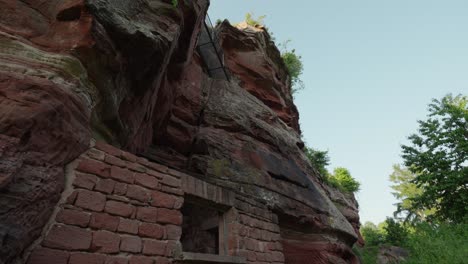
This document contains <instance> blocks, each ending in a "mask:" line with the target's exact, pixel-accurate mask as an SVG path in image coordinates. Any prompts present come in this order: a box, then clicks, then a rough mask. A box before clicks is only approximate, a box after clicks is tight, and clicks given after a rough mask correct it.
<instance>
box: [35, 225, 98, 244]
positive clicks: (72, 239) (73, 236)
mask: <svg viewBox="0 0 468 264" xmlns="http://www.w3.org/2000/svg"><path fill="white" fill-rule="evenodd" d="M42 244H43V245H44V246H46V247H50V248H57V249H66V250H87V249H89V247H90V246H91V232H90V231H88V230H85V229H81V228H78V227H74V226H64V225H55V226H53V227H52V229H51V230H50V231H49V233H48V234H47V236H46V238H45V239H44V241H43V242H42Z"/></svg>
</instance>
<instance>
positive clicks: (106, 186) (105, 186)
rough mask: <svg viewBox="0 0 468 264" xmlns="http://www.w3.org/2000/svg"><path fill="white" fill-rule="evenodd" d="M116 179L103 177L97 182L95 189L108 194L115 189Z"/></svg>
mask: <svg viewBox="0 0 468 264" xmlns="http://www.w3.org/2000/svg"><path fill="white" fill-rule="evenodd" d="M114 186H115V181H113V180H111V179H101V180H99V181H98V183H97V184H96V187H95V188H94V190H96V191H98V192H103V193H106V194H111V193H112V191H114Z"/></svg>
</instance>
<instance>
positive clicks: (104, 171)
mask: <svg viewBox="0 0 468 264" xmlns="http://www.w3.org/2000/svg"><path fill="white" fill-rule="evenodd" d="M76 170H77V171H81V172H85V173H90V174H95V175H98V176H101V177H109V173H110V166H109V165H107V164H105V163H103V162H100V161H96V160H92V159H83V160H82V161H81V162H80V164H78V167H77V168H76Z"/></svg>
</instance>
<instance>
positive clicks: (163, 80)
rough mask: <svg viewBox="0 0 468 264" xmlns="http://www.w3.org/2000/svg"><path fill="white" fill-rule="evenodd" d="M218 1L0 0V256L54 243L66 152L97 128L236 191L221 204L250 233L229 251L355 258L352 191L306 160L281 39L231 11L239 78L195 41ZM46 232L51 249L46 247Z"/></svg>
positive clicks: (105, 137)
mask: <svg viewBox="0 0 468 264" xmlns="http://www.w3.org/2000/svg"><path fill="white" fill-rule="evenodd" d="M208 5H209V2H208V1H205V0H196V1H195V0H194V1H179V5H178V6H177V7H174V6H173V5H172V4H171V3H170V1H158V0H122V1H111V0H93V1H91V0H89V1H84V0H69V1H59V0H53V1H28V0H22V1H15V0H0V6H1V7H2V8H0V121H1V122H0V205H1V207H0V208H1V209H0V260H1V261H0V263H2V262H3V263H14V262H17V263H21V262H22V261H25V260H26V259H28V257H29V256H30V253H31V252H33V254H32V255H31V258H30V259H33V260H34V258H33V257H36V258H37V257H38V255H37V254H39V255H40V254H42V255H40V256H43V255H44V254H45V255H47V254H49V255H50V254H52V253H53V252H52V253H51V251H50V250H52V249H53V248H55V249H57V247H54V246H50V244H47V242H44V241H47V239H48V237H49V236H50V235H53V234H54V232H55V231H53V230H55V229H54V228H53V227H52V228H51V227H50V225H49V226H46V223H47V222H50V221H58V220H56V219H57V218H56V217H55V216H54V215H53V214H52V213H53V211H54V210H55V212H57V211H60V210H63V208H64V207H65V206H66V204H67V203H66V202H63V199H62V200H61V202H58V201H59V199H60V197H62V198H64V197H65V196H64V193H62V192H63V189H64V186H66V185H65V182H68V181H70V179H69V178H67V177H65V173H64V168H65V165H66V164H68V163H70V162H71V161H72V160H74V159H76V158H77V157H78V156H80V155H81V154H83V153H84V152H85V151H87V150H88V149H89V142H90V140H91V138H95V139H97V140H100V141H106V142H108V143H110V144H113V145H114V146H117V147H119V148H121V149H123V150H125V151H127V152H126V153H133V154H137V155H140V156H145V157H147V158H148V159H150V160H153V161H155V162H157V163H160V164H164V165H166V166H169V167H171V168H172V169H173V170H174V171H175V172H174V173H175V174H177V172H181V171H182V172H185V173H186V174H189V175H191V176H190V177H193V178H194V179H197V180H199V181H201V183H200V186H213V187H212V188H222V189H223V190H224V192H225V193H232V194H233V197H236V198H233V199H234V202H232V203H231V202H229V203H228V204H227V205H223V206H222V207H223V208H224V207H226V206H230V207H232V208H234V209H235V210H236V212H238V214H234V215H236V217H234V218H233V220H232V221H233V223H234V224H233V228H234V229H235V230H237V231H239V230H238V229H239V228H241V229H242V228H243V230H244V229H246V230H251V231H252V234H250V236H248V235H245V234H244V232H241V231H239V234H241V233H242V234H243V235H239V236H236V237H234V238H233V241H235V243H234V242H232V243H230V244H229V252H226V253H229V254H230V255H237V256H243V257H246V259H247V262H248V263H254V262H255V261H262V262H266V263H283V262H284V263H308V261H305V260H314V263H356V262H357V259H356V257H355V256H354V255H353V253H352V251H351V250H350V247H351V246H352V245H353V243H355V241H356V240H357V239H358V237H359V232H358V229H359V216H358V214H357V206H356V203H355V201H354V198H353V197H348V196H346V195H343V194H341V193H339V192H338V191H336V190H333V189H330V188H329V187H327V186H326V185H324V184H323V183H322V181H321V180H320V177H319V175H318V174H317V172H316V170H315V169H314V168H313V167H311V166H310V164H309V163H308V161H307V159H306V157H305V155H304V153H303V151H302V147H303V142H302V141H301V139H300V128H299V122H298V119H299V117H298V112H297V109H296V107H295V106H294V103H293V101H292V96H291V93H290V89H291V87H290V85H289V77H288V74H287V71H286V68H285V66H284V64H283V62H282V60H281V57H280V53H279V51H278V49H277V48H276V47H275V46H274V44H273V43H272V42H271V40H270V37H269V35H268V33H266V32H265V31H264V30H262V29H259V28H253V27H250V26H247V25H240V26H239V27H233V26H231V25H230V24H229V23H228V22H227V21H225V22H223V23H222V24H221V25H219V26H218V27H217V28H216V32H217V33H218V35H219V37H220V44H221V46H222V48H223V50H224V54H225V57H224V59H225V64H226V67H227V69H228V70H229V71H230V72H231V81H226V80H219V79H213V78H211V77H210V76H209V75H208V74H207V71H206V69H205V68H204V61H203V58H201V57H200V55H199V53H198V52H197V47H196V45H197V36H198V35H199V32H200V30H201V28H202V24H203V22H204V17H205V14H206V10H207V9H208ZM26 18H27V19H26ZM101 151H103V150H101ZM108 154H109V153H108ZM87 155H90V154H89V152H88V154H87ZM111 156H112V155H111ZM130 161H131V162H134V161H133V160H130ZM106 162H107V161H106ZM114 165H115V164H114ZM126 166H127V165H126ZM148 166H149V165H148ZM152 166H156V165H152ZM137 172H138V170H135V171H134V172H133V173H137ZM98 176H99V175H98ZM101 176H102V175H101ZM132 177H135V176H132ZM132 179H133V178H132ZM120 180H122V179H120ZM123 183H125V181H123ZM188 185H190V184H188ZM169 186H171V185H170V184H169ZM146 187H147V186H146ZM77 188H82V187H77ZM93 188H95V187H93ZM93 188H92V189H93ZM96 188H97V187H96ZM168 188H173V189H176V191H175V192H177V193H178V195H179V196H180V195H182V194H184V193H186V194H187V193H188V194H190V190H192V189H191V188H189V187H187V188H185V189H183V188H182V189H181V190H179V191H177V188H179V189H180V188H181V187H180V186H172V187H168ZM93 190H94V189H93ZM103 190H105V189H99V190H97V192H99V193H101V194H102V193H104V194H106V193H105V191H103ZM165 191H167V190H165ZM192 191H193V193H195V194H196V195H195V196H197V195H199V196H200V195H201V196H203V195H202V194H197V191H196V190H192ZM65 192H66V191H65ZM109 195H110V194H109ZM122 195H123V194H122ZM126 195H127V196H128V193H127V194H126ZM190 195H192V194H190ZM190 195H189V196H190ZM205 196H206V195H205ZM208 196H209V195H208ZM208 196H207V197H208ZM131 197H134V196H131ZM203 197H204V196H203ZM205 198H206V197H205ZM186 200H187V198H186ZM189 200H190V199H189ZM85 201H86V200H85ZM88 202H92V200H89V201H88ZM73 206H76V208H75V209H76V210H78V211H79V212H82V210H84V209H89V208H92V207H86V205H83V204H78V205H76V204H73ZM83 206H84V207H83ZM163 207H164V206H163ZM54 208H55V209H54ZM83 208H84V209H83ZM175 209H180V208H175ZM96 210H97V209H96ZM223 210H224V209H223ZM91 211H92V210H91ZM97 211H99V210H97ZM161 211H163V212H164V210H161ZM88 213H89V212H86V213H85V214H88ZM125 217H128V218H129V219H128V220H132V219H134V217H136V215H135V216H132V215H128V216H127V215H126V216H125ZM239 219H240V220H239ZM236 226H237V227H236ZM270 226H271V228H269V227H270ZM260 227H262V228H260ZM81 228H85V229H86V228H87V229H86V230H88V231H89V228H91V229H92V227H89V226H87V225H84V226H81ZM270 229H271V230H270ZM262 230H263V231H262ZM75 231H76V230H75ZM237 231H236V232H237ZM50 232H52V233H50ZM93 232H97V231H93ZM41 233H42V236H41ZM247 233H248V232H247ZM257 233H258V234H257ZM94 234H95V233H93V235H94ZM236 234H237V233H236ZM253 234H255V235H253ZM259 234H263V236H262V235H259ZM265 234H267V235H265ZM87 235H89V234H88V233H87ZM273 236H274V237H275V240H273V238H272V237H273ZM176 237H177V236H176ZM44 238H45V240H44ZM174 240H175V241H176V242H177V240H178V239H174ZM33 242H35V243H33ZM38 243H39V244H40V245H41V247H39V248H42V247H50V249H44V250H43V251H40V252H39V253H37V252H38V251H37V250H36V249H38V248H37V247H36V245H37V244H38ZM44 243H45V244H44ZM177 243H178V242H177ZM269 243H270V244H271V245H272V248H270V249H271V252H270V253H267V252H266V251H265V248H264V246H265V245H268V244H269ZM75 246H76V245H75ZM78 247H79V246H78ZM33 249H34V250H36V251H34V250H33ZM62 249H63V248H62ZM270 249H269V250H270ZM31 250H33V251H31ZM67 250H68V248H67ZM73 250H75V249H72V251H73ZM76 250H79V249H76ZM89 250H93V249H92V248H90V249H89ZM262 250H263V251H262ZM34 252H36V253H34ZM41 252H42V253H41ZM62 253H63V252H62ZM62 253H61V254H62ZM114 253H115V252H114ZM262 254H263V255H262ZM52 255H54V254H52ZM58 255H60V254H58ZM58 255H57V256H58ZM60 256H62V257H63V258H64V259H65V262H64V263H66V262H67V261H68V259H69V258H71V257H70V254H69V253H66V254H65V253H63V254H62V255H60ZM165 257H167V260H168V261H170V260H172V257H173V256H172V255H171V256H169V255H167V256H166V255H165ZM57 258H58V257H57ZM266 258H268V259H266ZM31 261H32V260H30V262H31ZM31 263H34V261H32V262H31ZM37 263H39V262H37ZM57 263H58V262H57ZM161 263H162V262H161Z"/></svg>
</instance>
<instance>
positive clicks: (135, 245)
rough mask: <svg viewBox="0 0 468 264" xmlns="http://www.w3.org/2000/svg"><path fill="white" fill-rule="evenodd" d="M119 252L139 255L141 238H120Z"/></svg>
mask: <svg viewBox="0 0 468 264" xmlns="http://www.w3.org/2000/svg"><path fill="white" fill-rule="evenodd" d="M120 250H121V251H125V252H132V253H140V252H141V238H139V237H136V236H122V237H121V242H120Z"/></svg>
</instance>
